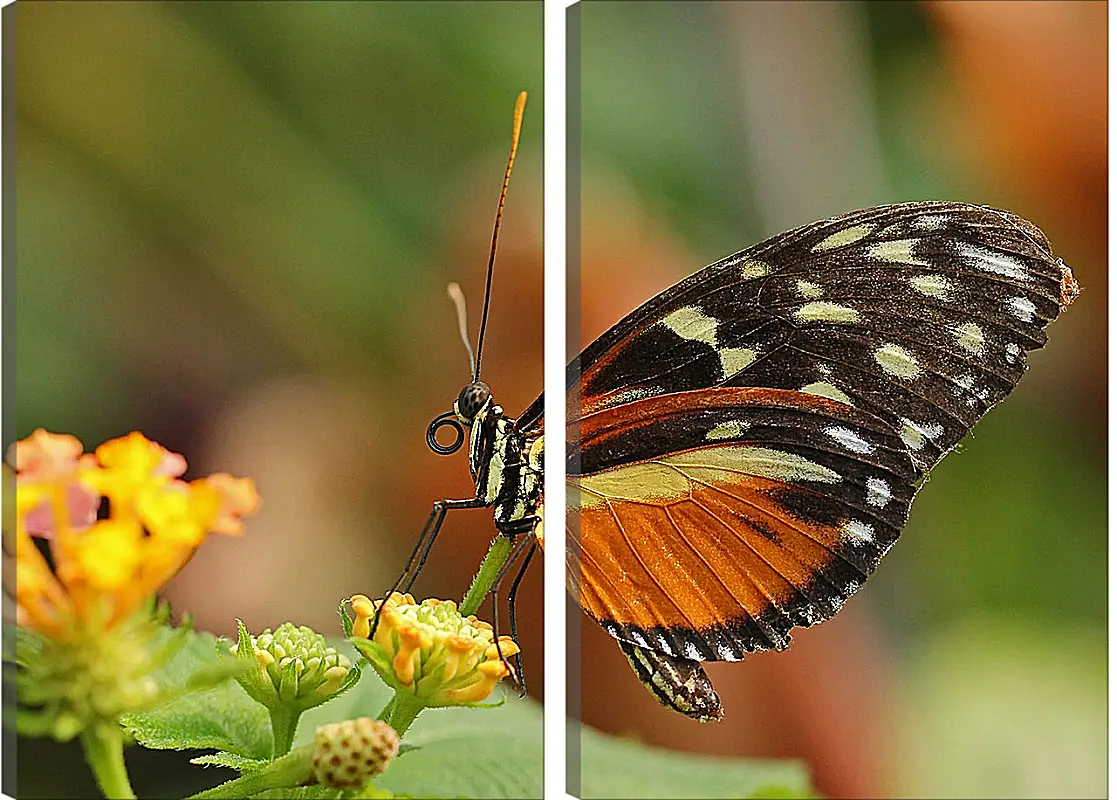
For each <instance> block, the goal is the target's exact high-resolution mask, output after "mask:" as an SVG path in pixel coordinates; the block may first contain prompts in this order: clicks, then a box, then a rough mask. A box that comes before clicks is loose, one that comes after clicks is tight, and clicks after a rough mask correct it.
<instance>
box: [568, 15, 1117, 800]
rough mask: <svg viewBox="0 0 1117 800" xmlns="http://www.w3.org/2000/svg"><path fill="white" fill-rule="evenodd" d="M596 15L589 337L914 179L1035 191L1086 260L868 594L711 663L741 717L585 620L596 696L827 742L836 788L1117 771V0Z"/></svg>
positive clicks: (1031, 211)
mask: <svg viewBox="0 0 1117 800" xmlns="http://www.w3.org/2000/svg"><path fill="white" fill-rule="evenodd" d="M579 13H580V15H581V16H580V34H581V54H582V59H581V76H580V81H581V99H582V103H581V124H582V128H581V129H582V132H583V137H582V141H581V148H582V150H581V153H582V171H581V201H582V213H581V225H582V250H581V270H580V273H579V275H578V280H579V282H580V287H579V291H580V297H581V307H580V312H581V314H580V326H581V331H582V344H583V345H584V344H587V343H589V342H590V341H592V340H593V339H594V338H595V337H596V336H597V335H599V334H600V333H601V332H603V331H604V330H605V329H606V328H607V327H609V326H610V325H611V324H612V323H614V322H615V321H616V320H618V319H619V318H620V317H622V316H623V315H624V314H626V313H627V312H628V311H630V310H632V309H633V308H635V307H636V306H637V305H639V304H640V303H641V302H643V301H644V300H646V299H648V298H649V297H651V296H652V295H654V294H656V293H658V292H659V291H662V290H663V289H665V288H666V287H667V286H669V285H671V284H672V283H674V282H675V281H677V280H679V279H681V278H682V277H684V276H686V275H687V274H689V273H691V272H693V271H695V270H696V269H697V268H699V267H701V266H702V265H704V264H707V263H710V262H712V261H715V260H717V259H718V258H721V257H722V256H725V255H727V254H730V253H733V252H736V251H738V250H740V249H743V248H744V247H746V246H748V245H750V244H753V243H754V242H757V241H760V240H761V239H763V238H766V237H768V236H770V235H774V234H776V233H779V232H781V231H783V230H787V229H790V228H793V227H796V226H798V225H801V224H805V223H807V222H811V221H813V220H815V219H821V218H824V217H827V216H831V215H834V214H839V213H842V212H845V211H850V210H853V209H856V208H862V207H868V206H873V205H880V204H884V203H893V202H901V201H907V200H919V199H948V200H964V201H969V202H977V203H984V204H988V205H993V206H998V207H1003V208H1008V209H1010V210H1012V211H1015V212H1016V213H1018V214H1021V215H1022V216H1024V217H1026V218H1028V219H1030V220H1032V221H1034V222H1035V223H1037V224H1038V225H1040V226H1041V227H1042V228H1043V230H1044V231H1045V232H1046V233H1047V235H1048V237H1049V238H1050V240H1051V242H1052V243H1053V246H1054V248H1055V251H1056V253H1057V254H1059V255H1061V256H1062V257H1063V258H1064V260H1065V261H1066V262H1067V263H1068V264H1069V265H1071V266H1072V267H1073V269H1074V272H1075V275H1076V276H1077V278H1078V280H1079V281H1080V282H1081V283H1082V286H1083V287H1084V291H1083V294H1082V296H1081V297H1080V298H1079V300H1078V302H1077V303H1076V304H1075V305H1074V307H1073V308H1072V309H1071V310H1070V311H1069V312H1068V313H1067V314H1066V315H1065V316H1064V317H1063V318H1061V319H1060V320H1059V322H1058V324H1056V325H1053V326H1052V328H1051V330H1050V335H1051V342H1050V344H1049V345H1048V346H1047V347H1046V348H1045V349H1044V350H1043V351H1041V352H1037V353H1034V354H1032V355H1031V356H1030V358H1029V362H1030V370H1029V372H1028V374H1027V375H1026V376H1025V377H1024V380H1023V381H1022V382H1021V385H1020V387H1019V388H1018V389H1017V391H1016V392H1014V394H1013V396H1012V397H1011V398H1009V400H1008V401H1006V402H1005V403H1004V404H1003V405H1002V406H1000V407H998V408H996V409H995V410H994V411H993V412H992V413H991V414H990V415H989V416H988V417H987V418H986V419H985V420H984V421H983V422H982V423H981V424H980V425H979V426H978V427H977V428H976V430H975V432H974V434H973V435H972V436H971V437H968V438H967V440H966V441H965V443H964V444H963V445H962V447H961V448H959V452H957V453H955V454H953V455H951V456H950V457H949V458H947V459H946V460H945V461H944V462H943V463H942V464H940V465H939V466H938V468H937V469H936V470H935V472H934V474H933V475H932V478H931V480H930V482H929V483H928V484H927V485H926V486H924V488H923V489H922V490H921V491H920V493H919V495H918V497H917V498H916V501H915V506H914V509H913V513H912V516H911V521H910V523H909V524H908V526H907V529H906V532H905V534H904V536H903V537H902V538H901V540H900V542H899V543H898V544H897V546H896V547H895V548H894V550H893V552H892V553H891V554H890V555H889V556H888V557H887V558H886V559H885V560H884V562H883V564H882V565H881V567H880V569H879V570H878V571H877V574H876V575H875V576H874V577H873V579H872V580H870V581H869V583H868V585H867V587H866V588H865V589H863V590H862V592H861V593H860V594H859V595H858V596H857V597H855V598H854V599H853V600H851V601H850V602H849V603H848V604H847V606H846V608H845V610H843V612H842V613H841V614H839V615H838V616H837V617H836V618H835V619H834V620H833V621H830V622H828V623H826V624H825V625H822V626H819V627H816V628H811V629H809V630H800V631H798V632H797V633H796V634H795V641H794V643H793V645H792V647H791V649H790V650H789V651H788V652H786V653H781V654H772V653H769V654H763V655H757V656H754V657H750V658H749V659H748V660H747V661H746V662H744V663H741V664H717V665H714V666H713V667H712V668H710V669H709V673H710V675H711V677H712V679H713V680H714V683H715V684H716V686H717V687H718V689H719V693H720V694H721V697H722V700H723V703H724V706H725V713H726V719H725V721H724V722H723V723H722V724H719V725H714V724H707V725H702V724H700V723H695V722H691V721H689V720H686V719H684V718H682V717H680V716H679V715H677V714H674V713H672V712H669V711H666V710H664V709H662V708H660V707H659V706H657V705H656V703H655V701H654V700H653V698H652V697H651V696H650V695H649V694H648V693H647V692H646V690H645V689H644V688H643V687H642V686H640V685H639V684H638V683H637V682H636V681H634V680H633V679H632V676H631V674H630V670H629V668H628V666H627V664H625V662H624V659H623V657H622V656H621V654H620V652H619V651H618V650H617V648H616V647H614V646H613V645H612V644H611V643H610V642H609V637H608V636H607V635H605V634H604V633H603V632H601V631H600V630H599V629H597V628H596V626H595V625H593V624H592V622H590V621H589V620H588V619H586V620H585V621H584V624H583V640H582V666H583V691H582V697H581V699H582V713H583V718H584V719H585V720H586V721H587V722H588V723H590V724H591V725H594V726H597V727H600V728H603V729H606V730H610V731H615V732H618V733H622V734H627V735H631V736H635V737H638V738H639V739H642V740H645V741H649V742H654V743H658V744H662V745H665V746H669V747H674V748H678V749H683V750H690V751H696V752H703V753H718V754H726V755H730V754H732V755H748V756H772V757H785V758H803V759H805V760H806V761H807V763H808V766H809V767H810V769H811V771H812V775H813V777H814V780H815V785H816V787H817V788H818V790H819V791H820V792H822V794H824V795H826V796H832V797H881V796H909V797H1043V796H1056V797H1089V796H1100V795H1102V794H1104V792H1105V786H1106V783H1105V781H1106V763H1107V762H1106V716H1105V708H1106V699H1107V694H1106V571H1105V562H1106V513H1107V509H1106V471H1107V462H1106V439H1107V437H1106V430H1107V423H1106V409H1107V376H1106V361H1107V359H1106V353H1107V350H1106V319H1107V307H1106V298H1107V286H1106V283H1107V270H1106V264H1107V249H1106V225H1107V218H1108V217H1107V188H1106V187H1107V149H1106V148H1107V138H1106V137H1107V134H1106V7H1105V5H1104V4H1103V3H1042V2H1021V3H988V2H942V3H913V2H893V3H815V2H810V3H756V2H744V3H712V4H684V3H661V4H654V5H651V6H649V5H646V4H639V3H588V4H584V5H583V6H582V7H581V8H580V9H579ZM575 319H577V318H575ZM584 788H585V789H586V791H587V792H588V793H589V794H592V786H590V785H586V786H584Z"/></svg>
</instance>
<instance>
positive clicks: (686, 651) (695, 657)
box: [683, 640, 702, 661]
mask: <svg viewBox="0 0 1117 800" xmlns="http://www.w3.org/2000/svg"><path fill="white" fill-rule="evenodd" d="M683 656H685V657H686V658H689V659H690V660H691V661H701V660H702V653H700V652H699V651H698V647H697V646H696V645H695V644H694V642H692V641H689V640H687V641H685V642H683Z"/></svg>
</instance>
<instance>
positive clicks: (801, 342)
mask: <svg viewBox="0 0 1117 800" xmlns="http://www.w3.org/2000/svg"><path fill="white" fill-rule="evenodd" d="M1077 291H1078V287H1077V284H1076V283H1075V282H1074V278H1073V277H1072V276H1071V272H1070V270H1069V269H1068V268H1067V267H1066V266H1065V265H1063V263H1062V261H1061V260H1059V259H1057V258H1055V257H1054V256H1053V254H1052V252H1051V248H1050V245H1049V244H1048V242H1047V239H1046V238H1045V237H1044V235H1043V233H1042V232H1041V231H1040V230H1039V229H1038V228H1037V227H1035V226H1034V225H1032V224H1031V223H1029V222H1027V221H1026V220H1023V219H1021V218H1020V217H1017V216H1015V215H1013V214H1010V213H1008V212H1005V211H998V210H996V209H991V208H986V207H983V206H976V205H970V204H963V203H945V202H920V203H907V204H902V205H895V206H883V207H880V208H873V209H867V210H864V211H857V212H853V213H851V214H846V215H842V216H839V217H834V218H831V219H827V220H823V221H821V222H816V223H813V224H810V225H806V226H803V227H801V228H797V229H795V230H793V231H790V232H788V233H784V234H781V235H779V236H776V237H774V238H772V239H769V240H767V241H765V242H762V243H760V244H758V245H755V246H754V247H751V248H749V249H747V250H744V251H742V252H740V253H737V254H735V255H732V256H729V257H727V258H724V259H722V260H721V261H718V262H716V263H714V264H712V265H710V266H709V267H706V268H705V269H702V270H700V271H699V272H697V273H695V274H694V275H691V276H690V277H689V278H687V279H685V280H683V281H682V282H680V283H678V284H676V285H675V286H673V287H671V288H670V289H667V290H666V291H665V292H663V293H661V294H659V295H657V296H656V297H654V298H652V299H651V300H649V301H648V302H647V303H645V304H644V305H642V306H640V307H639V308H638V309H636V310H635V311H633V312H632V313H631V314H629V315H628V316H627V317H625V318H624V319H623V320H621V321H620V322H619V323H617V325H615V326H613V327H612V328H611V329H610V330H609V331H607V332H606V333H605V334H604V335H602V336H601V337H600V338H599V339H598V340H597V341H595V342H594V343H593V344H591V345H590V346H589V347H587V348H586V350H585V351H584V352H583V353H582V355H581V356H580V357H579V358H577V359H575V361H574V362H572V363H571V365H570V366H569V368H568V371H567V410H568V411H567V416H568V424H567V436H566V447H567V473H568V487H569V490H568V498H567V504H568V509H569V512H573V513H569V512H568V515H567V516H568V519H569V520H571V522H570V524H571V525H572V526H573V529H574V530H573V531H572V536H571V538H570V541H569V542H568V548H569V558H568V561H569V564H570V569H569V582H570V587H571V591H572V593H573V594H574V596H575V597H577V598H578V599H579V600H580V602H581V604H582V606H583V608H584V609H585V610H586V611H587V612H588V613H589V614H590V615H591V616H593V617H594V618H595V619H597V620H598V621H599V622H600V623H601V624H602V625H603V626H604V627H605V628H606V629H607V630H608V631H610V632H611V633H612V634H613V635H614V636H615V637H617V638H618V640H620V641H623V642H626V643H627V644H626V645H625V646H623V647H622V649H625V650H626V656H628V657H629V661H630V662H631V663H633V667H634V669H636V671H637V674H638V675H640V676H641V680H643V681H644V682H645V683H646V684H648V686H649V688H650V689H652V691H653V692H655V693H656V694H657V696H658V697H660V699H661V700H665V698H666V697H670V696H673V695H677V696H679V697H683V696H684V695H686V694H687V693H688V692H690V690H691V689H693V688H694V687H695V686H698V685H699V683H700V682H699V683H696V682H695V681H694V680H692V679H693V678H694V677H695V676H696V675H697V674H698V673H700V671H701V670H700V667H698V664H697V662H700V661H703V660H726V659H738V658H741V657H742V656H743V654H744V653H746V652H750V651H752V650H759V649H779V648H783V647H786V646H787V644H788V642H789V640H790V630H791V628H792V627H795V626H804V625H810V624H813V623H814V622H817V621H820V620H822V619H826V618H828V617H829V616H831V615H832V614H833V613H834V612H835V611H836V610H837V608H838V607H839V606H840V605H841V603H842V601H843V600H844V599H845V598H847V597H848V596H849V595H850V594H851V593H852V592H853V591H855V590H856V589H857V587H858V586H860V585H861V583H862V582H863V581H864V580H865V578H866V576H867V575H869V574H870V573H871V572H872V570H873V569H874V568H875V566H876V564H877V563H878V562H879V560H880V558H881V556H883V554H884V553H885V552H886V551H887V550H888V548H889V547H890V546H891V545H892V544H893V543H894V542H895V541H896V538H897V537H898V536H899V533H900V530H901V528H902V526H903V524H904V521H905V519H906V515H907V510H908V506H909V504H910V501H911V499H912V495H913V494H914V490H915V489H914V487H915V486H916V485H917V483H918V481H919V479H920V478H921V477H923V476H924V475H926V473H927V472H929V471H930V469H931V468H932V467H933V466H934V465H935V464H936V463H938V461H939V460H940V459H941V458H942V457H943V456H944V455H945V454H947V453H948V452H950V450H951V449H952V448H953V447H954V446H955V445H956V444H957V443H958V442H959V441H960V440H961V439H962V437H963V436H964V435H965V434H966V433H967V432H968V431H969V430H971V429H972V428H973V426H974V425H975V424H976V423H977V421H978V420H979V419H980V418H981V417H982V415H984V414H985V413H986V412H987V411H988V410H989V409H990V408H992V406H993V405H995V404H996V403H997V402H999V401H1000V400H1002V399H1004V397H1006V396H1007V395H1008V393H1009V392H1010V391H1011V390H1012V389H1013V387H1015V386H1016V384H1017V383H1018V382H1019V380H1020V378H1021V377H1022V376H1023V373H1024V370H1025V354H1026V353H1027V352H1028V351H1030V350H1034V349H1037V348H1039V347H1042V346H1043V344H1044V343H1045V342H1046V340H1047V335H1046V332H1045V328H1046V326H1047V325H1048V324H1049V323H1050V322H1051V321H1052V320H1054V319H1055V318H1056V317H1057V316H1058V314H1059V312H1060V311H1061V310H1062V309H1063V308H1065V307H1066V306H1067V305H1069V304H1070V303H1071V302H1072V301H1073V300H1074V297H1075V295H1076V294H1077ZM541 419H542V398H540V399H539V400H537V401H536V403H535V404H533V406H532V407H531V408H529V409H528V411H527V412H525V414H524V415H523V416H522V417H521V418H520V420H519V421H518V422H517V425H518V427H520V428H521V429H531V428H533V427H537V426H539V424H540V423H541ZM626 648H627V649H626ZM634 657H636V660H634ZM686 662H691V663H692V664H693V668H691V669H688V668H687V663H686ZM695 670H697V673H696V672H695ZM679 676H684V677H687V680H688V681H689V687H683V686H679V685H676V683H677V681H676V679H677V678H679ZM701 677H703V678H704V676H701ZM653 679H654V680H653ZM707 683H708V680H707ZM653 684H656V685H653ZM657 687H658V689H657ZM711 691H712V690H711ZM692 699H693V698H692ZM707 699H708V698H707ZM665 702H667V701H666V700H665ZM712 702H716V696H714V697H713V701H712ZM668 704H669V705H672V706H673V707H676V708H678V710H680V711H683V713H690V712H688V711H687V707H688V706H689V707H691V708H693V707H694V704H693V703H692V702H690V701H689V700H688V701H686V702H681V703H678V704H673V703H670V702H669V703H668ZM707 705H708V706H711V703H707ZM692 716H697V717H699V718H709V716H711V715H710V714H704V713H698V712H696V713H693V714H692Z"/></svg>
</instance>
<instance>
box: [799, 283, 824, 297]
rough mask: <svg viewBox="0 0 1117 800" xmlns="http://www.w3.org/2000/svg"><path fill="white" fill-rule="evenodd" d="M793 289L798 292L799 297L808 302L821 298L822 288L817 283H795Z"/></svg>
mask: <svg viewBox="0 0 1117 800" xmlns="http://www.w3.org/2000/svg"><path fill="white" fill-rule="evenodd" d="M795 289H796V291H798V292H799V296H800V297H804V298H806V299H808V300H813V299H815V298H818V297H822V287H821V286H819V285H818V284H817V283H811V282H810V281H795Z"/></svg>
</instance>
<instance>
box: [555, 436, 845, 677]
mask: <svg viewBox="0 0 1117 800" xmlns="http://www.w3.org/2000/svg"><path fill="white" fill-rule="evenodd" d="M717 449H719V448H709V451H710V452H714V451H716V450H717ZM699 452H701V451H699ZM646 467H647V465H635V466H633V467H623V468H619V469H616V470H612V471H611V472H613V473H614V474H613V475H612V476H611V478H612V479H613V480H614V481H615V482H616V483H618V484H623V483H625V482H626V481H625V473H626V472H631V473H639V472H646V471H647V470H646ZM712 472H714V470H713V469H712V468H706V469H705V470H699V469H690V470H688V469H687V468H686V467H682V468H679V469H678V471H677V472H676V473H675V475H676V476H677V477H678V478H680V479H681V480H680V485H681V486H682V487H685V488H683V491H681V492H680V493H679V494H678V495H677V496H675V497H658V498H654V499H647V500H641V499H639V498H636V497H632V496H629V497H621V496H613V497H606V496H602V495H600V494H598V495H594V494H591V493H589V492H587V491H585V489H584V488H582V485H584V483H587V482H589V481H587V480H586V479H582V480H581V481H578V480H572V481H571V482H570V487H571V489H572V490H573V491H571V492H569V495H570V496H571V497H579V498H580V499H581V504H580V509H578V510H577V511H575V509H569V510H568V511H573V512H574V513H571V514H569V516H570V517H571V522H573V523H574V525H573V526H572V527H573V528H574V529H573V530H570V531H568V533H569V534H570V536H571V537H572V539H573V541H575V542H579V543H580V548H579V554H578V555H579V558H580V571H579V574H580V580H579V581H578V585H577V596H578V598H579V601H580V602H581V604H582V606H583V608H585V609H586V611H588V612H589V613H590V615H591V616H593V617H594V618H595V619H597V620H598V621H599V622H602V623H605V622H612V623H615V624H617V625H620V626H622V627H629V626H631V627H635V628H638V629H643V630H645V631H649V632H650V631H654V630H656V629H667V630H671V629H675V630H679V629H685V630H690V631H695V632H696V633H698V634H699V635H702V632H703V631H710V630H712V629H717V628H720V627H726V626H732V625H747V623H748V621H750V620H751V621H752V623H753V624H754V625H755V626H757V627H759V628H760V630H761V631H763V633H764V638H766V639H767V647H763V645H764V644H765V642H764V641H763V640H761V641H759V642H757V645H758V647H753V648H749V649H772V648H774V649H782V648H783V647H785V646H786V644H787V641H788V637H787V636H786V633H787V630H788V629H789V628H790V627H791V624H792V623H793V621H792V620H781V619H780V618H781V617H783V616H784V615H783V614H782V613H781V609H784V608H792V607H796V608H805V609H807V611H806V619H808V620H813V619H817V620H821V619H825V618H827V617H829V616H831V615H832V614H833V612H834V611H836V610H837V605H836V604H835V603H834V602H833V601H829V602H826V601H820V600H817V599H815V598H812V594H817V591H816V590H814V589H812V581H814V580H816V576H819V575H821V574H823V573H824V572H825V570H826V569H827V568H828V567H830V566H831V565H833V564H834V562H836V561H840V560H842V556H841V555H840V554H839V553H840V551H841V549H842V548H843V547H845V546H847V544H848V542H847V539H848V534H843V532H842V529H840V528H836V527H832V526H823V525H818V524H811V523H809V522H807V521H804V520H797V519H795V518H794V517H791V516H790V515H789V514H788V512H787V510H786V509H785V508H784V507H783V505H782V504H781V503H780V502H779V501H777V500H775V499H774V490H776V489H779V488H781V487H783V488H786V484H781V483H779V482H777V481H774V480H772V479H769V478H761V477H756V476H750V475H741V474H740V473H738V472H730V471H727V470H726V471H722V472H721V475H722V477H723V478H725V479H726V480H723V481H721V482H714V481H711V480H709V473H712ZM704 474H705V477H703V475H704ZM631 477H632V479H633V482H632V483H630V484H629V485H630V486H632V487H633V488H635V487H638V486H640V484H639V483H638V479H639V478H640V477H642V476H641V475H638V474H633V475H632V476H631ZM803 491H806V490H803ZM844 566H846V567H847V570H849V571H853V568H851V567H849V565H844ZM857 574H858V576H859V577H860V578H861V580H863V579H864V577H865V576H864V575H863V574H860V573H857ZM858 583H859V582H858ZM837 588H838V587H834V589H837ZM841 588H843V589H844V588H846V587H841ZM849 588H850V589H851V591H850V592H849V593H852V589H853V588H856V587H849ZM832 591H833V590H832ZM842 593H843V594H844V592H842ZM804 621H805V620H804ZM781 623H783V624H781ZM649 636H654V634H649ZM625 638H629V637H625ZM653 641H654V640H653ZM637 644H641V643H640V642H637ZM680 649H681V650H682V651H681V652H680V653H678V654H679V655H683V656H689V657H695V655H696V654H695V653H694V652H693V651H688V650H687V649H686V647H685V646H684V647H682V648H680ZM668 652H671V650H668ZM720 655H721V656H722V657H723V658H724V657H725V656H724V654H720Z"/></svg>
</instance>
